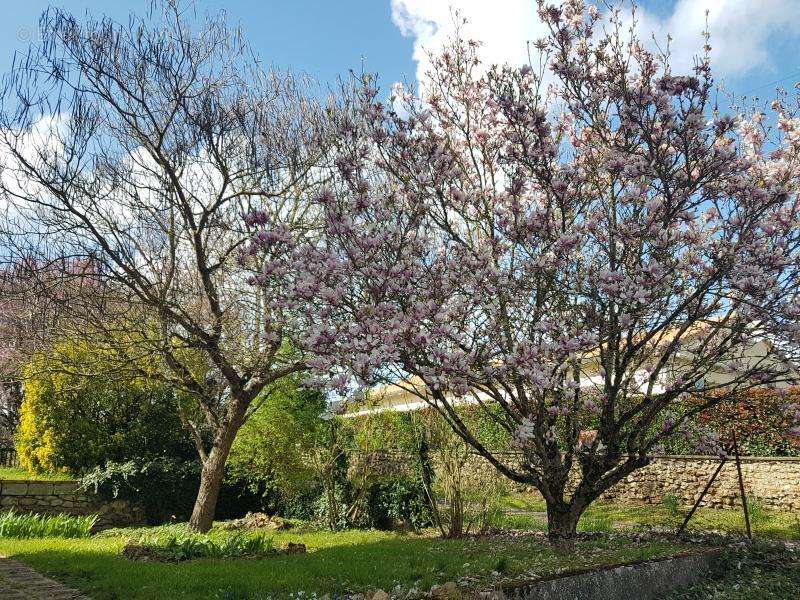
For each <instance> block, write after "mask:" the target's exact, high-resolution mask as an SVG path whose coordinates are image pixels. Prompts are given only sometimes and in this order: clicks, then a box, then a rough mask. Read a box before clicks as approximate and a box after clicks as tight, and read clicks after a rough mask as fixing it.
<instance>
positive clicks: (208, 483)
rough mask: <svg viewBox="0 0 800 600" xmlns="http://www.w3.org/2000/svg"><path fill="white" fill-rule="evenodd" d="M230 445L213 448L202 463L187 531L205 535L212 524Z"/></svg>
mask: <svg viewBox="0 0 800 600" xmlns="http://www.w3.org/2000/svg"><path fill="white" fill-rule="evenodd" d="M230 449H231V444H227V447H225V445H223V446H219V447H217V446H215V447H214V448H212V449H211V452H210V453H209V455H208V458H207V459H206V460H205V462H204V463H203V469H202V471H201V472H200V488H199V489H198V490H197V498H196V499H195V501H194V508H193V509H192V516H191V518H190V519H189V529H190V530H191V531H198V532H200V533H205V532H207V531H208V530H209V529H211V525H212V524H213V523H214V514H215V512H216V510H217V500H218V499H219V491H220V489H221V488H222V480H223V479H224V478H225V462H226V461H227V460H228V454H229V453H230Z"/></svg>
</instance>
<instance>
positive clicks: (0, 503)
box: [0, 480, 145, 528]
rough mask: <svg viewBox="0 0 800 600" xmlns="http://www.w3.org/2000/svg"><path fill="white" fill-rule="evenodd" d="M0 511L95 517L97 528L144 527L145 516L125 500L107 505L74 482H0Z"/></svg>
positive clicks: (107, 502) (108, 502)
mask: <svg viewBox="0 0 800 600" xmlns="http://www.w3.org/2000/svg"><path fill="white" fill-rule="evenodd" d="M0 509H2V510H9V509H14V510H15V511H18V512H24V513H28V512H33V513H38V514H44V515H54V514H59V513H65V514H68V515H91V514H97V515H98V520H97V526H98V527H99V528H106V527H119V526H124V525H138V524H142V523H144V521H145V519H144V513H142V511H141V510H139V509H138V508H136V507H133V506H131V505H130V503H129V502H127V501H126V500H113V501H107V500H105V499H103V498H101V497H100V496H98V495H96V494H94V493H92V492H91V491H87V490H81V489H79V484H78V482H76V481H23V480H0Z"/></svg>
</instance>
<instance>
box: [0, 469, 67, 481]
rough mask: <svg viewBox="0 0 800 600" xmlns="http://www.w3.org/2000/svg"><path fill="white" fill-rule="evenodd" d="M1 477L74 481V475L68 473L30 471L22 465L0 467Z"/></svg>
mask: <svg viewBox="0 0 800 600" xmlns="http://www.w3.org/2000/svg"><path fill="white" fill-rule="evenodd" d="M0 479H19V480H25V481H72V480H73V479H75V478H74V477H72V476H70V475H67V474H66V473H29V472H28V471H26V470H25V469H23V468H22V467H0Z"/></svg>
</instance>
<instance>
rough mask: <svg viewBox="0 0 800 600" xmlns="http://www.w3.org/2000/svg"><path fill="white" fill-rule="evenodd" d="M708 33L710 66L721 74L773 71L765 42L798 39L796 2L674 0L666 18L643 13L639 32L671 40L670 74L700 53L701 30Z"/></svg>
mask: <svg viewBox="0 0 800 600" xmlns="http://www.w3.org/2000/svg"><path fill="white" fill-rule="evenodd" d="M706 11H708V28H709V31H710V33H711V48H712V50H711V65H712V67H713V69H714V72H715V73H717V74H719V75H722V76H736V75H746V74H748V73H750V72H751V71H753V70H755V69H764V68H767V69H769V68H773V67H774V63H773V60H774V57H771V56H770V54H769V47H768V45H769V42H770V40H771V39H776V38H778V37H781V36H791V37H795V38H796V37H797V36H798V33H800V31H799V30H798V26H800V0H678V2H676V3H675V6H674V9H673V11H672V13H671V14H670V15H669V16H667V17H666V18H664V19H659V18H656V17H654V16H653V15H652V14H650V13H647V12H644V13H643V14H642V22H641V23H640V25H639V28H638V32H639V34H640V35H641V37H642V38H647V39H650V37H651V33H653V32H655V33H656V37H657V38H658V39H660V40H661V41H663V40H664V39H665V37H666V35H667V34H668V33H669V34H670V35H671V36H672V38H673V42H672V51H673V56H672V64H673V68H674V70H675V71H676V72H677V71H685V70H687V69H689V68H691V67H692V66H693V64H694V58H695V56H697V55H698V54H699V53H700V52H702V45H703V39H702V32H703V29H704V28H705V26H706Z"/></svg>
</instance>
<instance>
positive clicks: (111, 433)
mask: <svg viewBox="0 0 800 600" xmlns="http://www.w3.org/2000/svg"><path fill="white" fill-rule="evenodd" d="M109 354H110V351H104V350H99V349H92V348H89V347H88V346H86V345H81V344H75V343H72V344H66V343H65V344H61V345H59V346H57V347H56V348H55V350H54V352H53V354H52V355H51V356H38V357H37V358H36V359H34V360H33V361H32V362H31V363H30V364H28V365H27V366H26V368H25V372H24V376H25V377H24V400H23V402H22V406H21V409H20V426H19V430H18V433H17V438H16V444H17V451H18V452H19V459H20V463H21V464H22V466H23V467H25V468H26V469H27V470H28V471H31V472H34V473H41V472H58V471H65V472H70V473H73V474H82V473H84V472H86V471H88V470H91V469H93V468H95V467H97V466H101V465H104V464H105V463H106V462H108V461H112V462H125V461H127V460H131V459H133V458H137V459H141V460H150V459H154V458H156V457H163V456H170V457H183V458H189V457H191V456H193V455H194V449H193V447H192V446H191V444H190V443H189V441H188V437H187V436H186V434H185V432H184V430H183V427H182V425H181V423H180V419H179V418H178V410H177V403H178V398H177V397H176V395H175V394H174V393H173V391H172V390H171V389H170V388H168V387H167V386H165V385H163V384H160V383H154V382H152V381H148V380H145V379H143V378H120V377H114V376H111V377H109V376H106V377H99V376H86V375H84V374H82V373H84V372H101V371H102V369H101V368H99V367H98V365H99V364H100V365H102V363H103V362H104V361H107V362H109V363H112V362H113V357H112V356H110V355H109ZM76 373H77V374H76Z"/></svg>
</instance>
